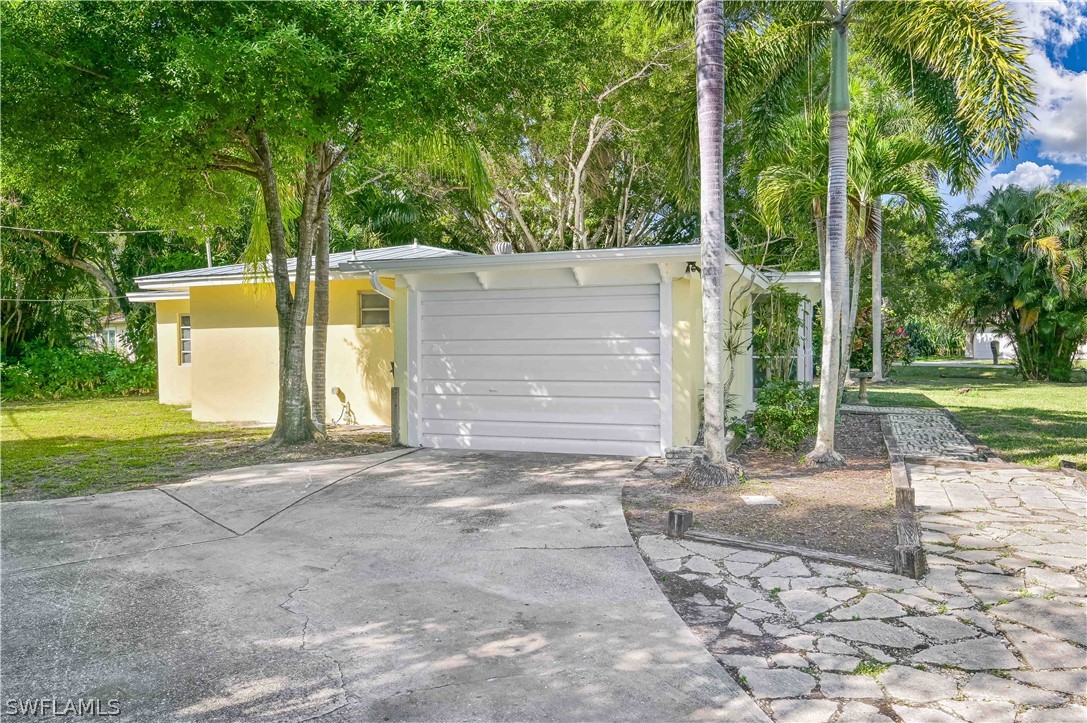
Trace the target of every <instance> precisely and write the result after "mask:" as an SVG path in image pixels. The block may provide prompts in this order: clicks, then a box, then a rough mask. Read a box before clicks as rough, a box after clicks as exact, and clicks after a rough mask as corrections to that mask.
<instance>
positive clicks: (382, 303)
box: [359, 291, 390, 326]
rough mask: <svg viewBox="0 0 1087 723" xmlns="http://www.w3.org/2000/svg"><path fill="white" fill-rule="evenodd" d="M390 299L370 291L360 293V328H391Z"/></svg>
mask: <svg viewBox="0 0 1087 723" xmlns="http://www.w3.org/2000/svg"><path fill="white" fill-rule="evenodd" d="M389 312H390V307H389V298H388V297H387V296H382V295H381V294H376V293H373V292H369V291H363V292H361V293H359V326H389V319H390V313H389Z"/></svg>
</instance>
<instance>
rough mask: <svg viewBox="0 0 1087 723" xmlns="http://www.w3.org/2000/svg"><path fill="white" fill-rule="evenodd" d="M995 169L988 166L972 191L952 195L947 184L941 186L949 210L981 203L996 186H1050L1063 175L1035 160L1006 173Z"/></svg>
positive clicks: (952, 210)
mask: <svg viewBox="0 0 1087 723" xmlns="http://www.w3.org/2000/svg"><path fill="white" fill-rule="evenodd" d="M993 170H994V168H993V167H992V166H990V167H989V168H987V169H986V171H985V174H984V175H983V176H982V177H981V179H980V180H978V185H977V186H975V187H974V190H973V191H971V192H970V193H960V194H957V195H951V193H950V189H949V188H948V187H947V186H941V187H940V192H941V193H942V194H944V200H945V201H946V202H947V208H948V210H949V211H951V212H955V211H958V210H959V209H960V208H962V207H963V206H965V205H966V204H968V203H980V202H982V201H984V200H985V198H986V197H987V196H988V195H989V192H990V191H992V190H993V189H994V188H1003V187H1004V186H1019V187H1020V188H1024V189H1027V190H1030V189H1032V188H1039V187H1041V186H1050V185H1052V184H1054V183H1056V182H1057V179H1059V178H1060V176H1061V170H1060V169H1059V168H1054V167H1053V166H1051V165H1050V164H1048V163H1047V164H1045V165H1044V166H1039V165H1038V164H1037V163H1035V162H1034V161H1023V162H1022V163H1020V164H1018V165H1017V166H1016V167H1015V168H1013V169H1012V170H1010V171H1008V172H1006V173H993Z"/></svg>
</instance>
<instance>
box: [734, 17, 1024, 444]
mask: <svg viewBox="0 0 1087 723" xmlns="http://www.w3.org/2000/svg"><path fill="white" fill-rule="evenodd" d="M773 12H774V19H773V22H768V23H766V24H764V25H762V26H757V27H754V28H751V29H750V30H747V31H745V32H744V33H742V36H740V37H737V38H736V42H735V43H733V45H732V47H734V48H735V51H734V52H735V53H736V54H737V55H740V56H742V57H743V58H746V59H748V61H747V62H744V63H742V64H740V65H738V66H737V67H736V71H735V72H734V73H733V74H732V75H730V80H731V81H732V83H733V86H734V87H738V88H741V89H742V91H743V94H744V95H745V96H746V98H745V101H744V104H745V105H746V106H747V107H749V109H750V110H749V112H748V113H747V121H748V123H749V129H748V131H749V133H751V134H752V135H753V136H757V135H759V134H760V133H762V132H764V131H765V129H766V128H768V127H769V126H770V125H771V124H772V123H773V120H774V119H775V118H776V117H780V113H781V109H782V108H784V107H789V106H790V105H796V104H797V103H798V102H801V101H802V99H803V98H804V97H805V95H806V91H807V90H808V89H810V81H811V75H812V68H813V67H818V66H819V65H820V63H822V62H823V59H824V58H825V57H826V54H827V53H829V55H830V62H829V75H830V79H829V92H828V94H827V102H828V115H829V149H828V183H827V187H828V194H827V219H826V245H827V250H826V263H825V266H824V275H823V279H824V298H823V306H824V308H823V311H824V319H825V320H826V326H827V333H824V335H823V349H822V377H821V382H820V399H819V430H818V433H817V435H816V443H815V447H814V449H812V451H811V452H810V453H809V455H808V462H809V463H810V464H814V465H830V466H833V465H840V464H842V458H841V456H840V455H839V454H838V453H837V452H835V450H834V427H835V416H836V412H837V399H838V389H837V387H838V383H837V379H838V371H839V367H840V363H841V361H842V360H841V347H840V339H841V324H842V320H843V318H844V317H843V315H842V307H843V301H844V299H845V294H846V276H845V273H844V272H845V265H846V242H847V230H848V219H847V214H848V202H847V196H846V194H847V186H848V183H847V174H848V156H849V148H848V123H849V103H850V95H849V84H848V75H849V60H850V57H851V55H850V50H851V47H852V51H853V54H852V57H853V58H856V59H863V62H864V63H865V64H867V65H869V66H871V67H873V68H875V69H876V71H877V72H878V73H880V74H881V75H882V76H883V77H884V78H886V79H887V81H888V82H889V83H891V84H892V85H893V86H894V87H896V88H897V89H899V90H900V91H901V92H902V93H904V94H908V95H909V96H910V97H911V99H912V100H913V102H914V104H915V106H916V108H917V111H918V114H919V116H920V119H921V120H922V121H923V122H924V124H925V126H926V127H927V129H928V131H927V132H928V133H929V134H930V135H931V136H932V137H934V138H940V139H941V145H943V146H946V147H947V148H949V149H950V150H951V152H950V153H949V155H948V161H949V164H950V166H949V167H950V173H949V176H948V179H949V181H950V184H951V186H952V187H953V188H956V189H961V188H965V187H968V186H970V185H971V184H972V183H973V182H974V181H975V180H976V178H977V177H978V174H979V171H980V168H981V166H982V164H983V163H984V162H986V160H988V159H999V158H1003V157H1004V156H1005V155H1006V154H1008V153H1009V152H1011V151H1013V150H1014V149H1015V148H1016V147H1017V146H1018V143H1019V138H1020V136H1021V135H1022V132H1023V130H1024V129H1025V127H1026V124H1027V121H1028V118H1029V107H1030V102H1031V100H1032V99H1033V90H1032V85H1031V78H1030V74H1029V72H1028V70H1027V67H1026V55H1027V51H1026V46H1025V45H1024V43H1023V41H1022V39H1021V37H1020V30H1019V27H1018V25H1017V24H1016V22H1015V20H1014V18H1013V16H1012V13H1011V11H1009V10H1008V9H1007V8H1006V7H1005V6H1004V5H1001V4H998V3H996V2H994V1H992V0H963V1H959V0H934V1H932V2H925V3H913V2H881V1H879V0H828V1H827V2H824V3H817V2H801V3H780V4H775V6H774V11H773Z"/></svg>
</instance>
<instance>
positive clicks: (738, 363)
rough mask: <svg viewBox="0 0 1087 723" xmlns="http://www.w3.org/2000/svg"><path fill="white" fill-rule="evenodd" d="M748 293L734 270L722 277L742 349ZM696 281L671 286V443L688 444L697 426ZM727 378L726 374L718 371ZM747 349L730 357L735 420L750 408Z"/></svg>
mask: <svg viewBox="0 0 1087 723" xmlns="http://www.w3.org/2000/svg"><path fill="white" fill-rule="evenodd" d="M753 290H754V289H753V288H752V287H751V286H750V284H749V283H748V281H747V280H745V279H740V278H738V276H737V275H736V273H735V272H733V271H731V270H728V271H726V273H725V293H726V298H725V305H726V307H727V308H729V309H731V311H730V312H729V313H731V314H732V318H733V323H734V324H735V325H737V327H738V328H739V336H740V338H741V339H742V340H743V343H744V346H748V345H749V342H750V337H751V325H750V313H749V305H750V302H751V292H752V291H753ZM702 332H703V329H702V278H701V277H700V276H698V275H697V274H688V275H687V276H685V277H683V278H679V279H675V280H674V281H673V282H672V444H673V445H674V446H676V447H683V446H687V445H690V444H694V440H695V438H696V437H697V436H698V427H699V425H700V424H701V421H702V419H701V414H700V411H699V399H700V397H701V396H702V393H703V390H704V388H705V358H704V356H703V353H702V350H703V339H704V337H703V335H702ZM724 372H725V375H726V376H727V375H728V373H729V370H728V369H727V368H726V369H725V370H724ZM752 375H753V365H752V357H751V351H750V349H749V348H747V349H744V351H743V352H742V353H740V354H739V355H737V356H736V358H734V359H733V379H732V386H731V393H732V395H733V397H734V399H733V404H734V405H735V410H733V411H732V412H731V414H733V415H736V416H739V415H742V414H744V413H745V412H747V411H748V410H749V409H751V407H752V405H753V403H754V399H753V392H752V388H751V384H752V381H753V376H752Z"/></svg>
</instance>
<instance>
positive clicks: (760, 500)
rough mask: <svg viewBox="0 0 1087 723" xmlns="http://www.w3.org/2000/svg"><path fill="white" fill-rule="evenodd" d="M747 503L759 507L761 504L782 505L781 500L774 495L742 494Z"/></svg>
mask: <svg viewBox="0 0 1087 723" xmlns="http://www.w3.org/2000/svg"><path fill="white" fill-rule="evenodd" d="M740 499H741V500H743V501H744V504H745V505H750V506H752V507H757V506H759V505H780V504H781V500H779V499H778V498H777V497H774V496H773V495H740Z"/></svg>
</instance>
